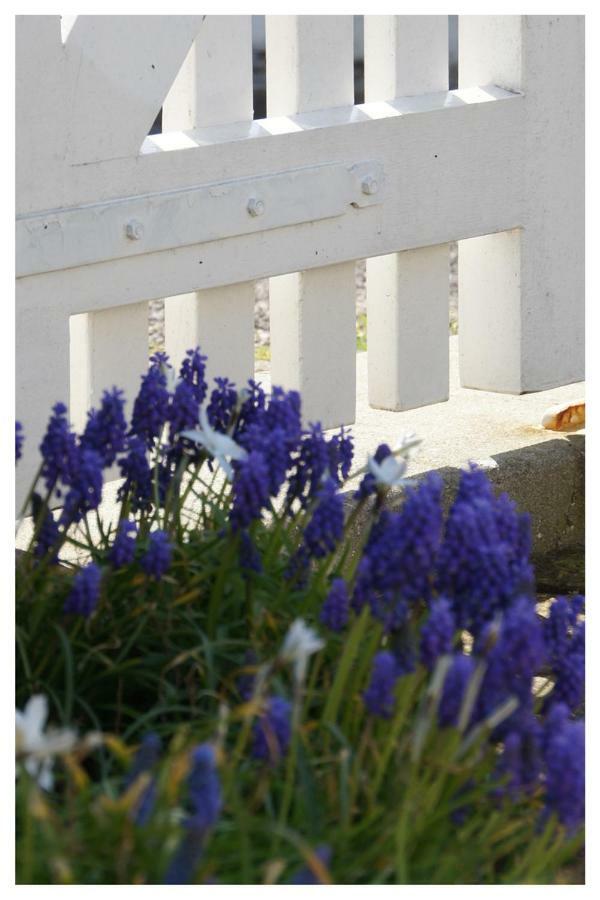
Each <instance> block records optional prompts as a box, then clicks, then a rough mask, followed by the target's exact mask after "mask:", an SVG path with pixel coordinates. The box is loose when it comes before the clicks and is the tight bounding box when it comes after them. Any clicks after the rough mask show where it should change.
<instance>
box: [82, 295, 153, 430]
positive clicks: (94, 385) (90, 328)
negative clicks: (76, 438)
mask: <svg viewBox="0 0 600 900" xmlns="http://www.w3.org/2000/svg"><path fill="white" fill-rule="evenodd" d="M70 335H71V365H70V369H71V391H70V415H71V421H72V422H73V425H74V426H75V428H83V427H84V425H85V422H86V420H87V412H88V410H89V409H90V408H91V407H97V406H98V405H99V404H100V401H101V399H102V393H103V392H104V391H105V390H106V389H108V388H112V387H113V386H114V387H119V388H121V389H122V390H124V391H125V400H126V414H127V415H129V414H130V413H131V411H132V408H133V399H134V398H135V396H136V394H137V392H138V390H139V386H140V377H141V375H142V374H143V373H144V372H145V371H146V370H147V368H148V303H147V302H145V303H129V304H127V306H119V307H113V308H112V309H106V310H102V311H101V312H93V313H87V314H86V313H84V314H81V315H77V316H73V317H72V318H71V326H70Z"/></svg>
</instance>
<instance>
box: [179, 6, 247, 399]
mask: <svg viewBox="0 0 600 900" xmlns="http://www.w3.org/2000/svg"><path fill="white" fill-rule="evenodd" d="M252 112H253V109H252V18H251V16H207V17H206V19H205V20H204V22H203V24H202V27H201V29H200V32H199V34H198V37H197V38H196V40H195V42H194V44H193V46H192V49H191V50H190V53H189V54H188V57H187V59H186V61H185V63H184V65H183V67H182V69H181V72H180V74H179V75H178V77H177V79H176V81H175V82H174V84H173V87H172V88H171V90H170V92H169V95H168V97H167V99H166V101H165V104H164V106H163V131H187V130H191V129H193V128H198V127H200V126H208V125H222V124H226V123H228V122H242V121H247V120H251V119H252ZM232 177H235V173H234V172H232ZM200 180H201V179H200ZM165 345H166V350H167V353H168V354H169V356H170V357H171V360H172V362H173V363H174V364H175V365H177V366H178V365H179V363H180V361H181V359H182V358H183V355H184V354H185V351H186V350H187V349H189V348H190V347H194V346H196V345H200V347H201V348H202V350H203V352H204V353H206V354H208V364H207V374H208V378H209V379H211V378H212V377H214V376H227V377H228V378H230V379H231V380H232V381H235V382H236V384H237V385H238V387H241V386H242V385H243V384H245V382H246V381H247V380H248V378H252V376H253V374H254V283H253V282H252V281H247V282H244V283H242V284H236V285H228V286H226V287H219V288H211V289H206V290H202V291H195V292H194V293H191V294H182V295H181V296H179V297H168V298H167V299H166V301H165Z"/></svg>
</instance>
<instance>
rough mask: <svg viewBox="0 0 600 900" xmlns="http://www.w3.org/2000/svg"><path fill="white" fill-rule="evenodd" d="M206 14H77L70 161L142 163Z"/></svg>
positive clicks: (69, 51) (70, 62)
mask: <svg viewBox="0 0 600 900" xmlns="http://www.w3.org/2000/svg"><path fill="white" fill-rule="evenodd" d="M203 19H204V16H125V15H122V16H118V17H115V16H77V19H76V20H75V23H74V24H73V26H72V28H71V30H70V31H69V34H68V37H67V41H66V43H65V48H64V49H65V57H66V65H67V68H68V73H69V76H68V79H69V93H68V98H65V100H63V102H67V103H68V107H69V132H68V141H67V162H68V163H70V164H77V163H89V162H95V161H97V160H102V159H111V158H114V157H122V156H129V157H136V156H137V155H138V153H139V150H140V147H141V146H142V142H143V140H144V138H145V137H146V135H147V134H148V132H149V130H150V127H151V125H152V122H153V121H154V119H155V118H156V115H157V114H158V111H159V110H160V108H161V106H162V103H163V100H164V99H165V97H166V95H167V92H168V90H169V88H170V87H171V85H172V83H173V81H174V80H175V77H176V76H177V73H178V71H179V69H180V68H181V66H182V64H183V62H184V60H185V58H186V55H187V53H188V51H189V48H190V47H191V45H192V41H193V40H194V38H195V37H196V35H197V34H198V31H199V30H200V28H201V26H202V22H203Z"/></svg>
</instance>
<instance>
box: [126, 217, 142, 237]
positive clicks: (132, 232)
mask: <svg viewBox="0 0 600 900" xmlns="http://www.w3.org/2000/svg"><path fill="white" fill-rule="evenodd" d="M125 234H126V235H127V237H128V238H129V239H130V240H131V241H139V240H140V238H142V237H143V235H144V226H143V225H142V223H141V222H138V221H137V219H132V221H131V222H128V223H127V225H126V226H125Z"/></svg>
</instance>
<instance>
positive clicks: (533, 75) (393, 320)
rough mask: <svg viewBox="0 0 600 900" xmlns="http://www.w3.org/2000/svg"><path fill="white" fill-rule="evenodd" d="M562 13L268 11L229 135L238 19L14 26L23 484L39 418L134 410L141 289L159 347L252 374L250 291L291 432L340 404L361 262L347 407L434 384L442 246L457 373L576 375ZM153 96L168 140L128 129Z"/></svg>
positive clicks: (574, 242)
mask: <svg viewBox="0 0 600 900" xmlns="http://www.w3.org/2000/svg"><path fill="white" fill-rule="evenodd" d="M583 22H584V20H583V17H581V16H558V17H557V16H554V17H550V16H461V17H460V20H459V52H460V57H459V78H460V84H459V89H458V90H457V91H448V89H447V88H448V58H447V54H448V39H447V27H448V26H447V17H446V16H365V23H364V33H365V47H364V59H365V99H366V102H365V103H364V104H362V105H360V106H355V105H354V103H353V101H354V95H353V30H352V29H353V21H352V16H267V22H266V52H267V104H268V107H267V112H268V117H267V118H266V119H264V120H258V121H252V48H251V40H252V38H251V19H250V17H249V16H77V17H69V18H65V17H63V18H62V20H61V17H60V16H20V17H17V82H16V87H17V95H16V109H17V191H16V200H17V263H16V265H17V298H16V303H17V306H16V322H17V352H16V359H17V417H18V418H19V419H20V420H22V422H23V424H24V427H25V432H26V434H27V439H28V440H27V445H26V447H27V452H26V454H25V458H24V459H23V460H22V464H21V465H20V468H19V476H20V483H19V490H18V493H19V494H21V495H22V490H23V487H24V486H25V484H26V483H28V482H29V480H30V478H31V476H32V473H33V469H34V466H35V465H36V458H37V444H38V443H39V439H40V436H41V434H42V431H43V428H44V425H45V421H46V419H47V416H48V412H49V408H50V406H51V404H53V403H54V402H56V401H57V400H59V399H63V400H66V399H70V407H71V417H72V419H73V420H74V421H75V422H76V423H81V421H82V419H83V416H84V413H85V409H86V408H87V407H88V406H89V405H90V404H93V403H95V402H97V400H98V398H99V393H100V391H101V390H102V389H103V388H104V387H107V386H110V385H112V384H118V385H122V386H125V387H126V388H127V390H128V395H129V396H130V397H131V395H132V393H133V392H134V390H135V389H136V388H137V384H138V381H139V375H140V373H141V371H142V370H143V369H144V368H145V367H146V365H147V357H148V328H147V325H148V301H149V300H152V299H155V298H163V297H165V298H168V300H167V303H166V343H167V351H168V352H169V353H170V354H171V355H172V357H173V358H174V359H175V360H178V359H179V358H180V356H181V353H182V351H183V350H184V349H185V348H187V347H189V346H192V345H195V344H196V343H200V345H201V346H202V348H203V350H204V351H205V352H207V353H208V354H209V357H210V364H211V372H212V374H218V373H223V374H227V375H229V376H231V377H233V378H234V379H235V380H237V382H238V383H242V382H243V381H245V380H246V379H247V378H248V377H251V376H252V374H253V281H254V280H255V279H258V278H262V277H265V276H270V277H271V282H270V297H271V346H272V378H273V382H274V383H280V384H283V385H285V386H287V387H297V388H299V389H300V390H302V392H303V403H304V408H305V412H306V416H307V418H308V419H311V420H316V419H320V420H321V421H322V423H323V424H324V425H325V426H332V425H335V424H341V423H350V422H352V421H353V419H354V409H355V308H354V291H355V288H354V260H356V259H361V258H365V257H368V258H369V259H368V265H367V296H368V347H369V392H370V394H369V396H370V402H371V403H372V404H373V405H374V406H379V407H383V408H386V409H407V408H410V407H414V406H419V405H423V404H426V403H434V402H437V401H441V400H444V399H446V398H447V395H448V305H447V297H448V254H447V243H448V242H449V241H451V240H464V239H467V238H476V240H469V241H466V240H465V243H463V244H461V246H460V265H459V297H460V357H461V378H462V382H463V384H464V385H466V386H469V387H475V388H484V389H488V390H496V391H507V392H513V393H520V392H523V391H532V390H540V389H542V388H547V387H551V386H554V385H558V384H565V383H568V382H571V381H576V380H579V379H581V378H582V377H583V104H584V97H583V48H584V36H583V27H584V26H583ZM161 106H162V107H163V133H162V134H160V135H154V136H152V137H147V134H148V131H149V129H150V126H151V125H152V122H153V121H154V118H155V117H156V115H157V113H158V111H159V109H160V108H161Z"/></svg>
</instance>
